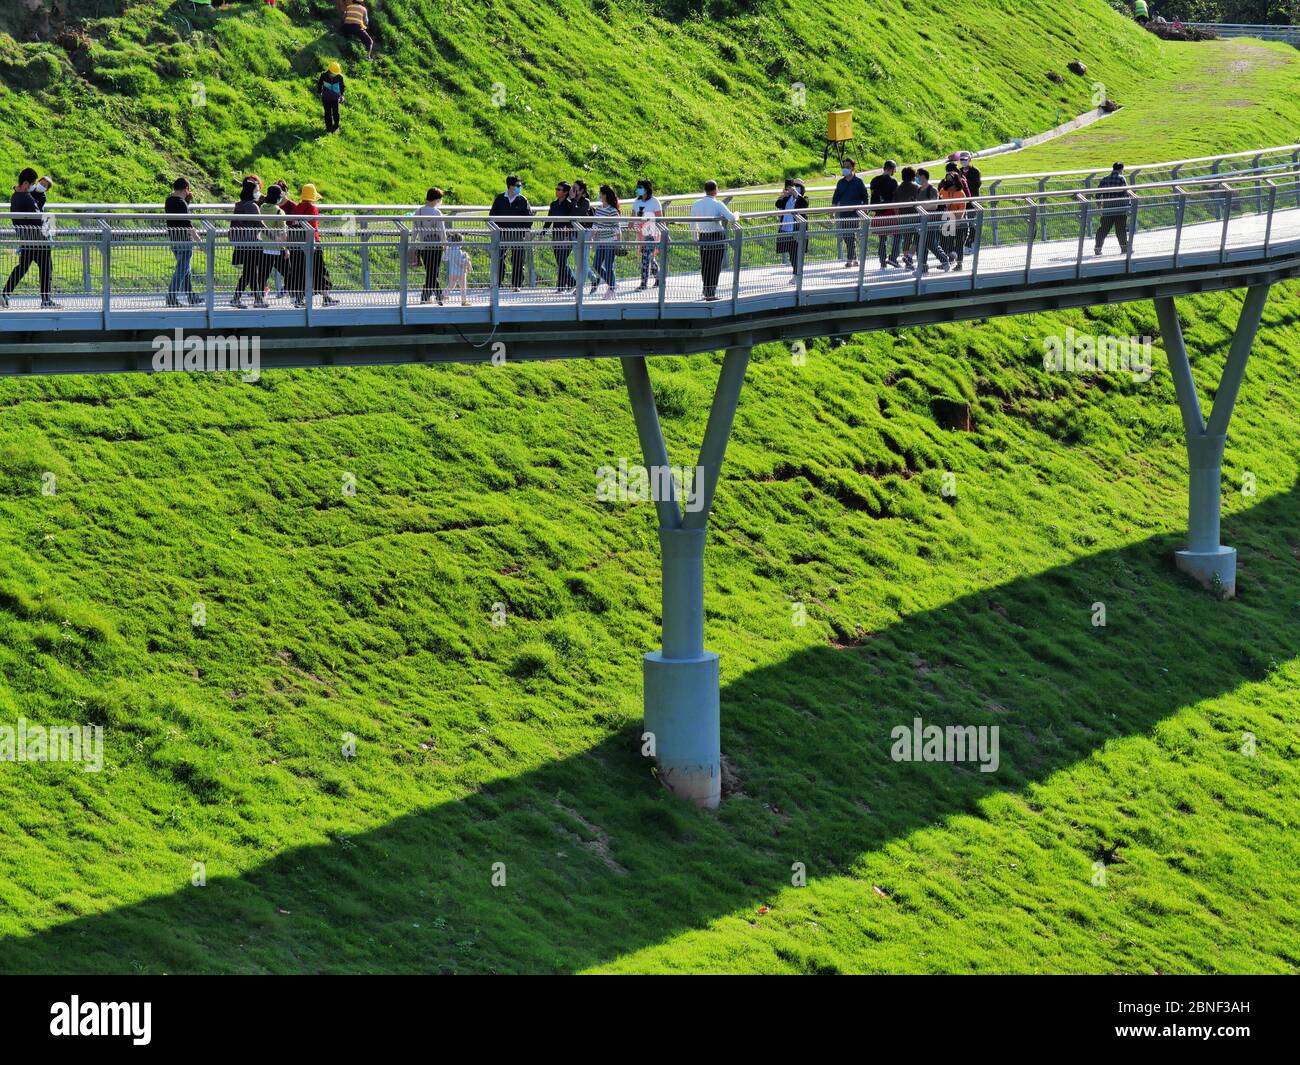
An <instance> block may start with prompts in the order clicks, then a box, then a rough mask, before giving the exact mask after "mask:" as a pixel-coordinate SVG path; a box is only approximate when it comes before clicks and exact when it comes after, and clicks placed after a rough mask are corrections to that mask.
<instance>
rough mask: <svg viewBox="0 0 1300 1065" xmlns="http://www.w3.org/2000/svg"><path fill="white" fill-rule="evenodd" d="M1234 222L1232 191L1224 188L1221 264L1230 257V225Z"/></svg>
mask: <svg viewBox="0 0 1300 1065" xmlns="http://www.w3.org/2000/svg"><path fill="white" fill-rule="evenodd" d="M1231 221H1232V189H1231V188H1229V187H1228V186H1226V185H1225V186H1224V187H1223V236H1222V237H1220V238H1219V262H1223V261H1224V260H1225V259H1227V255H1228V223H1229V222H1231Z"/></svg>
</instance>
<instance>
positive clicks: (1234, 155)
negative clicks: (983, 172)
mask: <svg viewBox="0 0 1300 1065" xmlns="http://www.w3.org/2000/svg"><path fill="white" fill-rule="evenodd" d="M1284 152H1292V153H1296V152H1300V144H1283V145H1277V146H1275V147H1271V148H1253V149H1247V150H1246V151H1241V152H1231V153H1229V154H1226V155H1204V156H1198V157H1196V158H1192V159H1172V160H1167V161H1164V162H1154V163H1137V164H1134V165H1132V166H1130V167H1129V168H1128V169H1129V171H1130V172H1131V173H1137V172H1139V171H1142V170H1159V169H1164V168H1166V167H1175V166H1178V167H1183V166H1189V165H1192V164H1195V163H1213V162H1216V161H1218V162H1223V161H1226V160H1230V159H1244V158H1247V157H1254V156H1265V155H1276V154H1280V153H1284ZM1284 165H1286V164H1284V163H1277V164H1273V166H1272V167H1270V168H1276V167H1280V166H1284ZM1261 169H1263V168H1261ZM876 172H877V171H874V170H872V171H860V173H867V174H871V173H876ZM1105 172H1106V168H1105V167H1087V168H1084V169H1081V170H1054V171H1044V172H1039V173H1028V174H996V175H990V176H989V178H988V180H989V181H990V182H992V181H997V182H1009V181H1029V180H1040V181H1041V180H1045V179H1051V178H1062V177H1077V176H1080V175H1088V174H1104V173H1105ZM832 187H833V186H831V185H805V188H806V189H808V190H809V191H812V192H821V191H825V190H827V189H830V188H832ZM782 188H783V186H781V185H773V186H770V187H767V186H764V187H758V188H740V189H720V190H719V191H718V196H719V198H723V199H730V198H735V197H737V196H762V195H768V194H773V195H774V194H776V193H779V192H780V191H781V189H782ZM1067 191H1068V190H1067ZM701 195H702V193H699V192H678V193H666V194H664V195H662V196H660V197H659V202H660V203H663V204H668V203H677V202H680V201H682V200H696V199H699V198H700V196H701ZM981 198H983V197H981ZM61 206H62V208H63V209H64V210H65V211H67V212H71V213H89V214H96V213H106V212H110V211H111V212H122V211H137V210H138V211H141V212H152V213H154V214H157V213H158V206H157V205H154V204H149V203H66V204H63V205H61ZM226 206H227V204H225V203H210V204H209V203H204V204H195V205H193V209H194V210H196V211H208V210H214V211H215V210H220V209H222V208H224V207H226ZM418 206H419V205H418V204H411V205H410V206H409V207H406V206H404V205H393V204H359V203H340V204H330V205H327V206H326V207H324V208H322V210H324V211H352V212H357V211H365V212H371V211H376V210H385V209H388V208H395V209H399V210H408V211H413V210H415V208H416V207H418ZM484 210H486V205H485V204H448V205H445V206H444V207H443V211H444V213H445V214H448V215H450V214H471V213H475V212H478V211H484ZM371 217H374V216H371Z"/></svg>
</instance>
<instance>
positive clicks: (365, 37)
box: [343, 4, 375, 59]
mask: <svg viewBox="0 0 1300 1065" xmlns="http://www.w3.org/2000/svg"><path fill="white" fill-rule="evenodd" d="M343 36H344V37H353V38H355V39H356V40H358V41H360V42H361V43H362V44H363V45H365V48H366V55H367V57H369V58H370V59H373V58H374V57H375V42H374V39H373V38H372V37H371V36H370V12H369V11H367V10H366V5H365V4H348V5H347V6H346V7H345V8H344V9H343Z"/></svg>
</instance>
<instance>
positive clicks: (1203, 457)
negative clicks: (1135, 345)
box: [1155, 284, 1269, 598]
mask: <svg viewBox="0 0 1300 1065" xmlns="http://www.w3.org/2000/svg"><path fill="white" fill-rule="evenodd" d="M1268 293H1269V286H1268V285H1267V284H1262V285H1253V286H1251V287H1250V288H1249V289H1247V290H1246V299H1245V301H1244V302H1243V304H1242V307H1241V316H1240V318H1239V319H1238V320H1237V328H1236V331H1235V332H1234V333H1233V337H1232V344H1231V346H1230V347H1229V349H1228V358H1227V360H1226V361H1225V363H1224V366H1223V375H1222V377H1221V378H1220V381H1219V388H1218V391H1217V392H1215V398H1214V406H1213V408H1212V409H1211V411H1210V418H1209V421H1208V422H1207V421H1206V419H1205V417H1204V415H1202V413H1201V403H1200V400H1199V399H1198V398H1197V395H1196V382H1195V381H1194V380H1193V378H1192V364H1191V361H1190V360H1189V359H1188V357H1187V347H1186V345H1185V344H1184V342H1183V327H1182V323H1181V322H1180V321H1179V319H1178V309H1177V307H1175V305H1174V299H1173V297H1172V296H1162V297H1160V298H1158V299H1157V300H1156V301H1155V304H1156V316H1157V317H1158V318H1159V320H1160V336H1161V340H1162V341H1163V343H1164V348H1165V355H1166V357H1167V358H1168V359H1169V372H1170V373H1171V374H1172V375H1173V378H1174V391H1175V392H1176V393H1177V394H1178V409H1179V411H1180V412H1181V413H1182V416H1183V435H1184V437H1185V439H1186V441H1187V465H1188V491H1187V546H1186V547H1185V548H1184V549H1183V550H1181V551H1178V552H1175V554H1174V561H1175V564H1176V565H1177V567H1178V569H1179V570H1181V571H1182V572H1183V573H1186V574H1187V575H1188V576H1190V577H1192V578H1193V579H1195V580H1196V581H1198V582H1199V583H1200V584H1202V585H1204V586H1205V587H1206V588H1211V589H1214V590H1216V591H1220V592H1221V593H1222V594H1223V595H1224V596H1225V597H1227V598H1231V597H1232V596H1235V595H1236V594H1237V549H1236V548H1235V547H1226V546H1225V545H1224V544H1222V543H1220V542H1219V540H1220V517H1221V505H1222V499H1221V485H1222V479H1223V447H1224V443H1225V442H1226V440H1227V434H1228V423H1229V422H1230V421H1231V420H1232V412H1233V410H1234V408H1235V407H1236V403H1237V395H1238V393H1239V392H1240V391H1241V382H1242V379H1243V378H1244V377H1245V374H1246V363H1247V361H1248V360H1249V358H1250V348H1251V345H1252V344H1253V343H1254V342H1255V335H1256V333H1258V331H1259V320H1260V317H1261V316H1262V315H1263V313H1264V304H1265V302H1266V301H1267V300H1268Z"/></svg>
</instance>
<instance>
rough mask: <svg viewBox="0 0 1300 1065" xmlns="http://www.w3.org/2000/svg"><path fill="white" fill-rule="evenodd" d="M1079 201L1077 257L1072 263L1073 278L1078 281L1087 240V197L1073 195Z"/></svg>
mask: <svg viewBox="0 0 1300 1065" xmlns="http://www.w3.org/2000/svg"><path fill="white" fill-rule="evenodd" d="M1075 196H1076V197H1077V198H1078V200H1079V255H1078V258H1077V259H1076V260H1075V263H1074V277H1075V280H1078V279H1079V278H1081V277H1082V276H1083V246H1084V243H1085V242H1086V241H1087V239H1088V215H1089V213H1090V212H1089V210H1088V207H1089V202H1088V197H1087V196H1085V195H1084V194H1083V193H1082V192H1079V193H1075Z"/></svg>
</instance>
